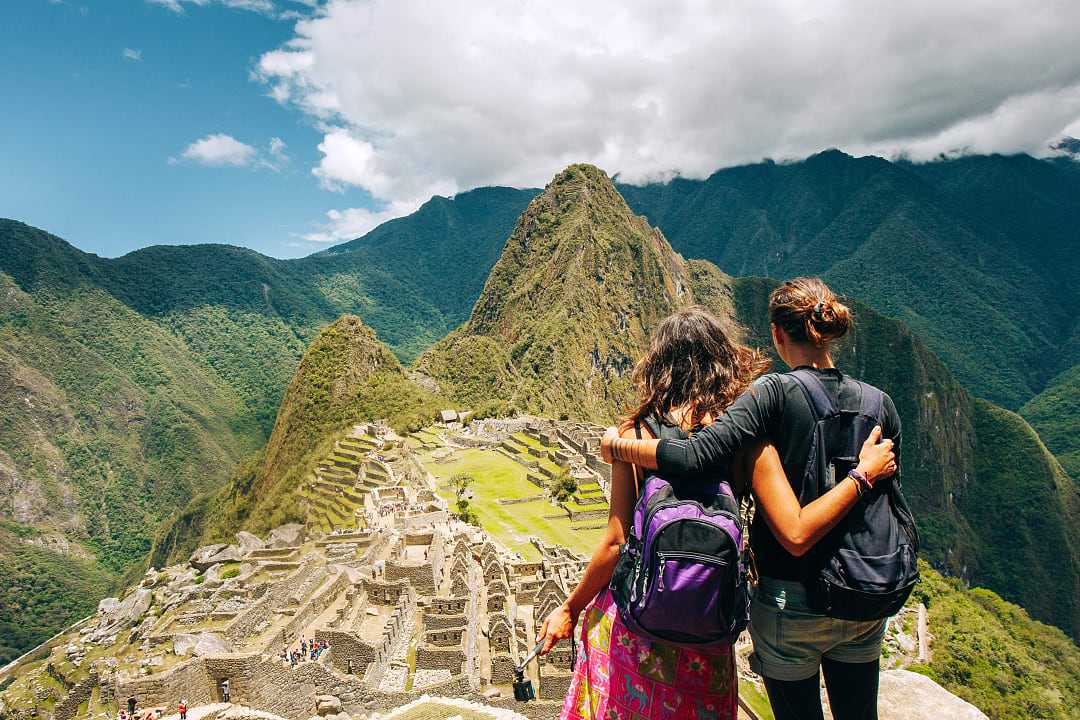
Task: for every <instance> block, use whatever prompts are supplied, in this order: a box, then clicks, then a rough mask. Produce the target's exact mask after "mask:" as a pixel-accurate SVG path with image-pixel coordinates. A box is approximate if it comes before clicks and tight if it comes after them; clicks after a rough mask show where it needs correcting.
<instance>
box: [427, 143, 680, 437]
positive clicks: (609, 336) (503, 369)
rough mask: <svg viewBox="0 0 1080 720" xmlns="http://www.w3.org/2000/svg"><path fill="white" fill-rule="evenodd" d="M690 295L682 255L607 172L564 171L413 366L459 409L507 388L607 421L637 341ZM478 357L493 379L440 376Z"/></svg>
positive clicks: (531, 401) (520, 398) (537, 402)
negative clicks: (476, 291)
mask: <svg viewBox="0 0 1080 720" xmlns="http://www.w3.org/2000/svg"><path fill="white" fill-rule="evenodd" d="M690 287H691V278H690V275H689V272H688V270H687V266H686V263H685V262H684V261H683V259H682V257H681V256H680V255H679V254H678V253H676V252H675V251H674V250H673V249H672V248H671V245H669V244H668V242H667V240H666V239H665V238H664V236H663V234H662V233H661V232H660V231H659V230H658V229H656V228H653V227H651V226H650V225H649V223H648V222H647V221H646V219H645V218H644V217H641V216H639V215H635V214H634V213H633V211H631V210H630V208H629V207H628V206H627V204H626V201H625V200H623V197H622V195H620V194H619V192H618V190H616V188H615V185H614V184H613V183H612V181H611V179H610V178H609V177H608V176H607V174H606V173H604V171H603V170H601V169H599V168H597V167H595V166H593V165H585V164H578V165H571V166H570V167H568V168H566V169H565V170H563V171H562V172H560V173H559V174H558V175H556V176H555V178H553V179H552V181H551V182H550V183H548V185H547V187H546V188H545V189H544V191H543V192H542V193H541V194H540V195H538V196H536V197H535V198H534V199H533V200H532V202H531V203H530V204H529V206H528V207H527V208H526V209H525V212H523V213H522V214H521V217H520V218H519V219H518V222H517V225H516V226H515V227H514V230H513V232H512V233H511V234H510V237H509V239H508V240H507V241H506V245H505V246H504V248H503V252H502V256H501V257H500V258H499V261H498V262H497V263H496V264H495V267H494V268H493V269H492V271H491V274H490V275H489V276H488V280H487V283H486V284H485V285H484V290H483V292H482V293H481V294H480V297H479V299H478V300H477V301H476V304H475V306H474V307H473V312H472V316H471V317H470V319H469V321H468V322H467V323H466V324H465V325H464V326H463V327H462V328H460V329H459V331H458V332H456V333H454V334H453V335H452V336H451V337H449V338H447V339H446V340H444V341H443V342H441V343H439V344H438V345H436V346H435V347H434V348H432V350H430V351H429V352H428V353H426V354H425V356H424V357H422V358H421V360H420V362H419V365H420V367H421V368H422V369H423V370H424V371H425V372H428V373H429V374H432V375H433V376H435V377H436V379H437V380H439V382H440V383H444V382H445V383H447V385H445V387H449V388H453V389H456V390H457V394H458V397H459V398H462V399H464V400H468V399H469V398H468V397H467V395H466V396H465V397H463V396H462V391H463V390H467V389H468V388H473V387H479V386H483V387H485V388H486V390H485V392H490V391H491V389H493V388H508V387H509V388H512V395H513V396H512V397H502V398H500V399H502V400H509V401H512V402H514V403H516V404H519V405H523V406H525V407H529V408H531V409H535V410H538V411H552V412H554V411H558V410H560V409H562V408H570V407H574V408H578V413H579V415H580V417H582V418H601V417H605V418H606V417H611V416H612V415H615V414H618V413H620V412H622V411H623V410H624V409H625V407H624V403H625V402H626V400H627V391H628V389H629V383H630V378H629V374H630V370H631V369H632V367H633V364H634V358H635V357H636V356H637V354H638V353H639V352H640V350H641V348H643V347H644V346H645V344H646V342H647V340H648V333H649V332H650V331H651V330H652V328H653V327H655V325H656V324H657V323H658V322H659V321H660V320H661V319H662V318H663V317H665V316H667V315H668V314H669V313H671V312H672V311H673V310H675V309H676V308H678V307H681V306H683V305H686V304H687V303H689V302H692V300H693V294H692V292H691V290H690ZM482 338H486V339H484V340H481V339H482ZM478 348H482V354H483V355H484V356H485V357H487V358H492V357H497V358H500V360H499V362H497V363H494V367H496V368H497V369H498V373H497V376H496V375H493V376H492V377H491V378H488V379H487V380H481V379H480V378H476V377H472V376H470V377H468V378H463V377H461V376H460V373H457V372H448V370H449V369H451V368H452V367H454V361H453V358H454V357H460V356H463V355H470V356H476V355H477V354H478ZM489 364H490V363H489ZM474 369H475V368H474ZM507 378H512V381H511V382H509V383H508V382H507ZM459 381H460V382H459ZM582 387H584V388H586V392H585V393H584V394H581V392H580V389H581V388H582ZM496 391H497V390H496Z"/></svg>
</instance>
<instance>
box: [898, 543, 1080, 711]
mask: <svg viewBox="0 0 1080 720" xmlns="http://www.w3.org/2000/svg"><path fill="white" fill-rule="evenodd" d="M921 569H922V579H921V580H920V581H919V585H918V586H917V587H916V589H915V594H914V595H913V596H912V602H917V601H922V602H923V603H925V604H926V607H927V610H928V616H929V626H930V632H931V634H932V635H933V645H932V648H931V650H932V653H931V660H930V663H929V664H928V665H923V666H913V667H911V668H910V669H912V670H915V671H917V672H921V673H923V674H924V675H927V676H929V677H931V678H933V679H934V680H935V681H936V682H938V683H940V684H941V685H942V686H944V687H945V688H946V689H948V690H949V691H950V692H953V693H955V694H957V695H959V696H960V697H962V698H964V699H965V700H967V701H968V702H970V703H972V704H973V705H975V706H976V707H978V708H979V709H980V710H983V711H984V712H985V713H986V714H987V715H989V716H990V717H991V718H992V719H993V720H1027V719H1028V718H1060V719H1061V720H1066V719H1067V718H1075V717H1076V714H1075V713H1076V709H1077V708H1078V707H1080V648H1077V646H1076V644H1075V643H1074V642H1073V641H1072V640H1070V639H1069V638H1068V637H1067V636H1066V635H1065V634H1064V633H1062V632H1061V631H1060V630H1059V629H1057V628H1055V627H1051V626H1049V625H1044V624H1043V623H1041V622H1038V621H1036V620H1032V619H1031V617H1030V616H1029V615H1028V614H1027V612H1025V611H1024V609H1023V608H1020V607H1018V606H1016V605H1013V604H1012V603H1009V602H1006V601H1005V600H1002V599H1001V598H1000V597H998V596H997V595H996V594H994V593H993V592H990V591H989V590H984V589H982V588H975V589H971V590H969V589H966V588H965V587H964V586H963V585H962V584H961V583H960V582H959V581H958V580H955V579H950V578H944V577H942V576H941V575H940V574H938V573H937V572H935V571H934V570H933V569H931V568H930V567H929V566H927V565H925V564H923V565H922V568H921Z"/></svg>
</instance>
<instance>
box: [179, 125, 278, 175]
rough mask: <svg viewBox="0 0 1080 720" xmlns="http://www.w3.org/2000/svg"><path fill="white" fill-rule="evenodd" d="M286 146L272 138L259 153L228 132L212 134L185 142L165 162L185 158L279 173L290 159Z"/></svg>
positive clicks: (209, 165) (219, 165) (207, 164)
mask: <svg viewBox="0 0 1080 720" xmlns="http://www.w3.org/2000/svg"><path fill="white" fill-rule="evenodd" d="M288 147H289V146H288V145H286V144H285V141H284V140H282V139H281V138H279V137H272V138H270V142H269V143H267V146H266V152H260V151H259V150H258V148H256V147H254V146H253V145H248V144H247V143H245V142H241V141H240V140H237V139H236V138H234V137H233V136H232V135H226V134H225V133H213V134H211V135H207V136H206V137H203V138H199V139H198V140H196V141H195V142H193V143H191V144H190V145H188V146H187V147H186V148H184V151H183V152H182V153H180V157H179V158H176V157H170V158H169V164H170V165H176V164H178V163H179V162H180V161H181V160H189V161H191V162H194V163H198V164H199V165H205V166H207V167H226V166H231V167H256V168H268V169H270V170H273V171H274V172H280V171H281V170H282V169H283V168H284V167H285V166H286V165H288V164H289V163H290V162H291V161H292V158H290V157H289V154H288V153H287V152H286V150H287V149H288Z"/></svg>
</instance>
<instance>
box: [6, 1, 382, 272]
mask: <svg viewBox="0 0 1080 720" xmlns="http://www.w3.org/2000/svg"><path fill="white" fill-rule="evenodd" d="M3 5H4V9H3V10H0V107H2V110H0V163H2V167H0V217H11V218H15V219H18V220H21V221H23V222H26V223H29V224H31V225H34V226H37V227H40V228H43V229H45V230H48V231H50V232H52V233H54V234H56V235H59V236H61V237H63V238H65V239H66V240H68V241H70V242H71V243H73V244H74V245H75V246H77V247H79V248H81V249H83V250H86V251H89V252H94V253H97V254H99V255H104V256H117V255H121V254H123V253H126V252H129V251H131V250H133V249H135V248H138V247H142V246H145V245H151V244H177V243H192V242H218V243H230V244H236V245H245V246H248V247H251V248H254V249H256V250H259V251H260V252H263V253H266V254H269V255H273V256H276V257H290V256H297V255H304V254H307V253H309V252H312V251H314V250H318V249H321V247H322V246H320V245H316V244H314V243H311V242H308V241H304V240H302V239H301V236H303V235H304V234H307V233H309V232H311V231H312V230H313V229H315V228H316V227H317V226H318V224H319V223H320V222H321V221H323V220H325V214H326V212H327V211H328V210H330V209H332V208H335V207H340V206H342V205H343V204H348V205H352V206H364V205H366V204H369V202H370V198H369V196H368V195H367V193H366V192H364V191H362V190H359V189H355V188H354V189H345V190H343V191H337V192H334V191H329V190H327V189H324V188H323V187H321V186H320V184H319V180H318V178H316V177H314V176H313V175H312V174H311V168H312V166H313V164H314V163H315V162H316V161H317V159H318V155H319V153H318V151H317V149H316V147H317V145H318V143H319V141H320V140H321V138H322V135H321V133H319V132H318V131H317V130H316V129H315V127H314V126H313V123H312V121H311V120H310V119H308V118H307V117H306V116H304V115H303V114H302V113H300V112H297V111H296V110H294V109H292V108H290V107H288V106H284V105H281V104H279V103H278V102H276V101H274V100H273V99H271V98H269V97H267V86H266V85H264V84H263V83H261V82H258V81H257V80H253V79H252V78H251V71H252V67H253V63H255V62H256V61H257V60H258V57H259V55H260V54H261V53H264V52H266V51H268V50H272V49H274V48H276V47H277V46H279V45H281V44H282V43H283V42H285V41H286V40H288V39H289V37H290V36H291V32H292V27H293V24H294V21H292V20H288V21H283V20H279V19H274V18H271V17H267V16H266V15H265V14H262V13H258V12H252V11H247V10H241V9H233V8H228V7H224V6H221V5H217V4H208V5H205V6H197V5H184V6H183V12H181V13H177V12H173V11H171V10H169V9H168V8H166V7H164V6H162V5H158V4H151V3H148V2H144V0H67V1H66V2H64V3H54V2H49V0H6V2H4V3H3ZM279 5H280V6H283V7H284V6H287V7H289V8H290V9H296V10H304V9H305V8H304V6H303V5H300V4H293V3H289V2H284V3H282V2H280V1H279ZM125 50H130V51H131V52H128V53H127V55H128V56H129V57H125ZM219 133H223V134H228V135H230V136H232V137H234V138H236V139H237V140H239V141H241V142H243V143H246V144H248V145H251V146H253V147H255V148H257V149H258V151H259V155H258V156H257V157H258V158H262V159H268V160H273V164H274V165H276V166H277V170H274V169H271V168H269V167H265V166H262V165H259V164H258V159H256V160H253V161H252V163H251V164H250V165H249V166H244V167H235V166H224V167H206V166H203V165H201V164H199V163H198V162H196V161H193V160H185V159H183V157H182V153H183V151H184V150H185V148H187V147H188V146H189V145H190V144H191V143H193V142H195V141H197V140H198V139H200V138H203V137H205V136H207V135H211V134H219ZM275 137H276V138H279V139H280V140H282V141H284V143H285V146H286V147H285V150H284V152H285V154H286V155H287V156H288V158H289V160H288V162H281V161H280V160H276V159H274V158H272V157H271V156H270V155H269V150H268V148H269V143H270V142H271V139H272V138H275ZM170 158H176V159H178V160H179V161H178V162H173V163H170Z"/></svg>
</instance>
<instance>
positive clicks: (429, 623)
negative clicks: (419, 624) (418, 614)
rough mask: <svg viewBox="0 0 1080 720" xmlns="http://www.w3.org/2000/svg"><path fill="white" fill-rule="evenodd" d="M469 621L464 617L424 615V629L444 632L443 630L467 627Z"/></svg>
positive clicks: (435, 614)
mask: <svg viewBox="0 0 1080 720" xmlns="http://www.w3.org/2000/svg"><path fill="white" fill-rule="evenodd" d="M466 624H467V621H466V620H465V616H464V615H440V614H437V613H430V612H428V613H424V628H425V629H427V630H442V629H443V628H460V627H465V625H466Z"/></svg>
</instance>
